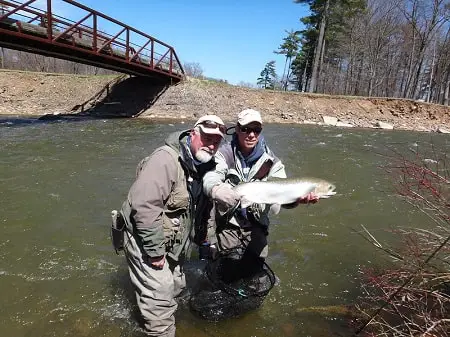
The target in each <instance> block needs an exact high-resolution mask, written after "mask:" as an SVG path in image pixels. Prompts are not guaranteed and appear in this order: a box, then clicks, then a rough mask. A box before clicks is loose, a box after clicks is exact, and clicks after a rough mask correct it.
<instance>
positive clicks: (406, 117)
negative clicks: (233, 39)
mask: <svg viewBox="0 0 450 337" xmlns="http://www.w3.org/2000/svg"><path fill="white" fill-rule="evenodd" d="M0 103H1V104H0V114H6V115H33V116H43V115H45V116H46V117H44V118H48V119H52V118H61V117H63V116H70V117H75V116H93V117H103V118H109V117H139V118H147V119H151V120H155V121H162V120H164V121H184V120H185V121H188V120H195V119H197V118H198V117H200V116H201V115H204V114H210V113H215V114H217V115H219V116H221V117H222V118H223V119H224V120H225V121H226V122H228V123H231V122H234V120H235V117H236V114H237V113H238V112H239V111H240V110H242V109H245V108H254V109H257V110H259V111H261V113H262V114H263V117H264V120H265V122H268V123H303V124H317V125H333V126H336V127H343V128H344V127H361V128H383V129H394V130H395V129H397V130H415V131H426V132H442V133H449V132H450V107H449V106H443V105H437V104H429V103H424V102H418V101H413V100H404V99H395V98H364V97H355V96H330V95H320V94H306V93H297V92H278V91H271V90H262V89H250V88H243V87H237V86H232V85H228V84H225V83H218V82H214V81H206V80H197V79H188V80H186V81H183V82H181V83H179V84H177V85H174V86H170V87H168V88H167V87H163V86H157V85H155V84H154V83H152V82H151V81H149V80H148V79H142V78H136V77H129V76H127V75H121V76H111V75H109V76H81V75H65V74H48V73H35V72H20V71H0Z"/></svg>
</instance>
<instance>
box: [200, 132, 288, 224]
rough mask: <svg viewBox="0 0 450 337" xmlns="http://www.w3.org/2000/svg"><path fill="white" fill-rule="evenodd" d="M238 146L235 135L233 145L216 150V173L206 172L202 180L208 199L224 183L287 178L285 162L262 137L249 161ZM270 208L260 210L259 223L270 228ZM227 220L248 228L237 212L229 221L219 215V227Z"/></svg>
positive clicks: (263, 207)
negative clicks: (217, 186)
mask: <svg viewBox="0 0 450 337" xmlns="http://www.w3.org/2000/svg"><path fill="white" fill-rule="evenodd" d="M237 144H238V142H237V139H236V136H233V140H232V141H231V143H227V144H223V145H222V146H221V147H220V148H219V151H217V153H216V155H215V161H216V168H215V170H213V171H210V172H207V173H206V174H205V176H204V178H203V190H204V192H205V193H206V195H207V196H208V197H211V193H212V189H213V187H214V186H216V185H218V184H220V183H222V182H227V183H229V184H230V185H232V186H236V185H237V184H239V183H241V182H250V181H256V180H262V181H265V180H267V179H268V178H270V177H276V178H286V172H285V170H284V165H283V163H282V162H281V161H280V159H278V158H277V157H276V156H275V155H274V153H273V152H272V151H271V150H270V149H269V147H268V146H267V145H266V144H265V141H264V137H263V136H260V139H259V140H258V144H257V145H256V147H255V149H254V151H253V152H252V153H251V154H250V155H249V156H248V157H247V158H244V156H243V155H242V154H241V152H240V151H239V149H238V145H237ZM269 207H270V205H259V207H258V212H259V214H258V216H257V218H258V222H260V223H261V224H263V225H265V226H268V225H269V214H268V213H269ZM224 221H226V222H228V223H229V224H232V225H237V226H240V227H247V226H249V222H248V220H246V219H245V217H242V216H238V214H237V213H235V215H234V216H232V217H231V218H229V219H224V218H222V217H221V216H220V214H217V215H216V225H217V226H221V225H224Z"/></svg>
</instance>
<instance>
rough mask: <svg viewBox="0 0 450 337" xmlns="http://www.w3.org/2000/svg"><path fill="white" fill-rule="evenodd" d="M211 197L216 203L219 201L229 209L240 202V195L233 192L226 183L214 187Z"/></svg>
mask: <svg viewBox="0 0 450 337" xmlns="http://www.w3.org/2000/svg"><path fill="white" fill-rule="evenodd" d="M211 196H212V198H213V200H214V201H217V202H219V203H220V204H222V205H224V206H227V207H233V206H236V204H237V203H238V201H239V200H240V197H239V195H238V194H237V193H236V192H235V191H233V189H232V188H231V186H230V185H229V184H226V183H221V184H219V185H217V186H214V187H213V188H212V192H211Z"/></svg>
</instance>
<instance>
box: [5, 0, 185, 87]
mask: <svg viewBox="0 0 450 337" xmlns="http://www.w3.org/2000/svg"><path fill="white" fill-rule="evenodd" d="M55 2H56V0H44V1H42V0H29V1H26V2H25V1H15V0H0V46H2V47H5V48H10V49H15V50H22V51H27V52H32V53H36V54H41V55H45V56H52V57H56V58H61V59H66V60H70V61H75V62H79V63H84V64H89V65H94V66H97V67H102V68H107V69H111V70H115V71H118V72H122V73H127V74H132V75H137V76H146V77H151V78H153V79H154V80H155V81H157V82H164V83H176V82H179V81H180V80H182V79H183V78H184V70H183V67H182V65H181V63H180V60H179V59H178V56H177V54H176V53H175V50H174V48H173V47H171V46H170V45H168V44H166V43H164V42H162V41H160V40H158V39H156V38H154V37H152V36H150V35H148V34H146V33H144V32H141V31H139V30H137V29H135V28H133V27H130V26H128V25H126V24H124V23H122V22H119V21H117V20H115V19H113V18H111V17H109V16H107V15H105V14H103V13H100V12H98V11H96V10H94V9H91V8H88V7H86V6H84V5H82V4H80V3H77V2H75V1H72V0H59V3H58V5H61V4H62V5H64V6H65V8H67V9H69V10H65V11H64V13H71V15H70V16H76V18H75V19H74V18H73V17H72V18H70V19H69V18H65V17H62V16H59V15H57V14H55V13H54V12H53V10H52V8H53V5H54V4H55Z"/></svg>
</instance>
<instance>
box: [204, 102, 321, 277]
mask: <svg viewBox="0 0 450 337" xmlns="http://www.w3.org/2000/svg"><path fill="white" fill-rule="evenodd" d="M262 130H263V121H262V118H261V114H260V113H259V112H258V111H256V110H253V109H246V110H243V111H241V112H240V113H239V114H238V118H237V123H236V126H235V133H234V134H233V135H232V140H231V143H227V144H223V145H222V146H221V147H220V149H219V151H218V152H217V154H216V158H215V160H216V163H217V165H216V168H215V170H213V171H210V172H208V173H206V174H205V176H204V178H203V188H204V191H205V193H206V194H207V195H208V196H209V197H211V198H212V200H214V202H215V205H216V209H217V212H216V238H217V242H211V244H212V245H213V246H217V247H216V248H217V249H218V251H219V252H221V251H222V252H224V251H231V250H237V251H236V253H237V254H238V256H239V257H240V258H239V263H241V266H240V267H239V268H236V267H237V266H236V264H234V265H232V266H230V272H226V273H224V274H223V277H225V278H227V279H228V281H233V280H235V279H239V278H243V277H248V276H252V274H254V273H257V272H258V271H259V270H260V269H261V268H262V264H263V262H264V259H265V258H266V257H267V253H268V247H267V235H268V226H269V215H270V214H277V213H278V212H279V211H280V205H278V204H274V205H267V204H253V205H251V206H250V207H248V208H242V209H241V208H240V207H238V202H239V196H238V195H237V194H236V193H235V192H234V191H233V190H232V186H235V185H237V184H239V183H241V182H250V181H255V180H263V181H264V180H267V179H268V178H270V177H276V178H286V172H285V169H284V165H283V163H282V162H281V161H280V159H278V158H277V157H276V156H275V154H274V153H273V152H272V151H271V150H270V149H269V147H268V146H267V144H266V142H265V140H264V137H263V136H262V134H261V133H262ZM317 200H318V198H317V197H316V196H315V195H314V194H312V193H310V194H309V195H308V196H306V197H305V198H302V199H299V200H298V201H297V202H295V203H293V204H291V205H284V206H283V207H285V208H292V207H296V206H297V205H298V204H299V203H308V202H313V203H314V202H316V201H317ZM233 273H234V274H233Z"/></svg>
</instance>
